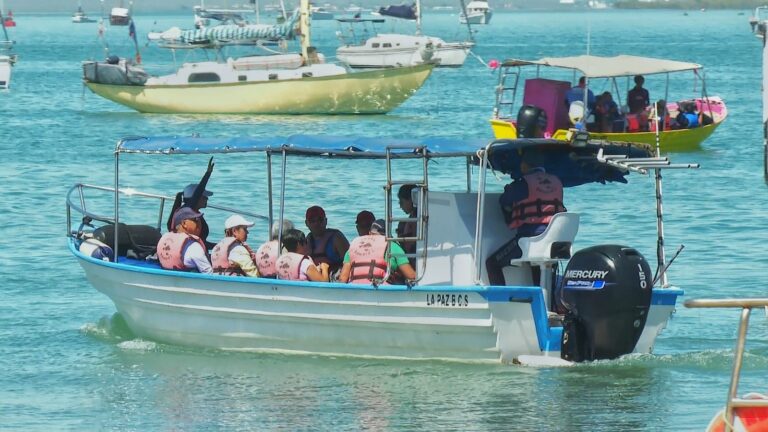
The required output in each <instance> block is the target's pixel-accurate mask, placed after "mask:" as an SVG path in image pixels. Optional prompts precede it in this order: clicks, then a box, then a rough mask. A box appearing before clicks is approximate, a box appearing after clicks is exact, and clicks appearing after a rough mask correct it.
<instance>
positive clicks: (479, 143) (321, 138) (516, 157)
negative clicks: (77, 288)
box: [115, 135, 651, 186]
mask: <svg viewBox="0 0 768 432" xmlns="http://www.w3.org/2000/svg"><path fill="white" fill-rule="evenodd" d="M488 144H489V141H488V140H484V139H478V138H467V139H462V138H451V137H426V138H410V139H409V138H391V137H354V136H331V135H291V136H288V137H236V138H202V137H197V136H193V137H129V138H124V139H122V140H121V141H120V142H119V143H118V145H117V148H116V150H115V151H116V152H117V153H143V154H218V153H244V152H265V153H282V152H283V151H285V153H286V154H289V155H303V156H316V157H333V158H345V159H383V158H385V157H386V152H387V148H388V147H389V148H390V151H391V157H393V158H418V157H420V154H418V153H416V152H414V148H417V147H425V148H426V150H427V157H428V158H430V159H431V158H443V157H467V158H470V160H472V162H473V163H475V164H477V163H478V162H479V159H478V157H477V154H478V151H480V150H484V149H485V148H486V147H487V146H488ZM600 149H602V150H603V153H604V154H606V155H624V156H627V157H633V158H634V157H649V156H651V150H650V147H649V146H645V145H643V144H629V143H613V142H605V141H590V142H589V143H587V144H586V145H582V146H574V145H572V144H571V143H569V142H566V141H559V140H553V139H537V138H527V139H516V140H496V141H494V142H493V144H492V145H491V147H490V151H489V153H488V160H489V163H490V167H491V169H493V170H495V171H500V172H503V173H505V174H509V175H510V176H511V177H512V178H516V177H518V176H520V160H521V158H522V155H523V154H528V153H531V154H533V155H534V156H533V160H535V163H536V165H539V166H541V167H543V168H545V169H546V170H547V172H550V173H552V174H555V175H557V176H558V177H560V179H561V181H562V182H563V185H564V186H577V185H580V184H584V183H591V182H598V183H605V182H609V181H618V182H624V183H626V180H625V179H624V176H626V175H627V172H626V171H625V170H623V169H621V168H617V167H614V166H610V165H606V164H604V163H600V162H599V161H598V160H597V159H596V155H597V153H598V151H599V150H600Z"/></svg>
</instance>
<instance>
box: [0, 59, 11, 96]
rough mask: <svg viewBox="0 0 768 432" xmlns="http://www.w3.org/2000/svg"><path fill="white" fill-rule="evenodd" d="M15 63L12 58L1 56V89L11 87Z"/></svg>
mask: <svg viewBox="0 0 768 432" xmlns="http://www.w3.org/2000/svg"><path fill="white" fill-rule="evenodd" d="M12 67H13V61H12V59H11V57H10V56H6V55H0V89H7V88H9V87H10V86H11V68H12Z"/></svg>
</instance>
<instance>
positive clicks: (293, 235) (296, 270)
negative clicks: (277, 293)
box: [275, 229, 330, 282]
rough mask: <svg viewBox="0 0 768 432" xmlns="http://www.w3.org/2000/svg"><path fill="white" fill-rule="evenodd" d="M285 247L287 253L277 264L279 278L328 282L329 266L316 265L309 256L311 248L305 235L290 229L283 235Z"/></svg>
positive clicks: (325, 264)
mask: <svg viewBox="0 0 768 432" xmlns="http://www.w3.org/2000/svg"><path fill="white" fill-rule="evenodd" d="M283 247H285V249H287V252H286V253H284V254H282V255H280V257H279V258H278V259H277V263H276V264H275V266H276V268H277V278H278V279H285V280H301V281H312V282H328V281H329V280H330V279H329V277H328V264H327V263H320V264H317V265H315V262H314V261H312V258H311V257H309V256H307V252H309V246H308V245H307V238H306V237H305V236H304V233H303V232H301V231H299V230H297V229H290V230H288V232H286V233H283Z"/></svg>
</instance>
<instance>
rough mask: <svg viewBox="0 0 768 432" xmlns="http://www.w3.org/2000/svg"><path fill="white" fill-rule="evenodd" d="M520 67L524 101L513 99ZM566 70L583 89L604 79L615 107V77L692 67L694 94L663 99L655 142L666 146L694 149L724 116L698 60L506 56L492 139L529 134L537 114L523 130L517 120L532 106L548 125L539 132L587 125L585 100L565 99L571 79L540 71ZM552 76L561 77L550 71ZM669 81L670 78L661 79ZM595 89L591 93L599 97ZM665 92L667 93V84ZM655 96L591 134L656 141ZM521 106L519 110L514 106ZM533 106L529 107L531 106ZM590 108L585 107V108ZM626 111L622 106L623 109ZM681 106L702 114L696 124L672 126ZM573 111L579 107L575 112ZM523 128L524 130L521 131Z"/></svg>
mask: <svg viewBox="0 0 768 432" xmlns="http://www.w3.org/2000/svg"><path fill="white" fill-rule="evenodd" d="M522 68H528V70H531V71H532V72H530V74H529V76H530V78H527V79H525V80H524V82H523V87H524V88H523V95H522V101H519V100H518V98H517V91H518V88H519V86H520V84H521V83H520V77H521V76H524V75H523V71H522ZM542 68H548V69H549V70H563V69H564V70H567V71H569V72H570V73H569V75H570V76H575V75H577V74H580V75H583V76H584V77H586V85H587V88H591V89H593V90H595V89H596V84H597V80H598V79H605V80H606V82H607V84H608V89H610V90H613V91H612V97H613V98H615V99H614V100H615V103H616V105H617V107H621V106H622V105H623V104H625V102H622V100H621V99H622V97H624V95H626V92H622V91H620V88H630V86H628V85H626V86H621V87H620V86H619V85H618V83H617V79H619V78H625V79H626V80H627V81H629V80H630V79H632V77H634V76H635V75H642V76H645V77H647V76H649V75H662V76H664V75H669V74H671V73H683V72H691V73H692V75H693V79H694V80H695V81H696V82H697V85H696V86H694V88H700V89H701V93H700V94H698V95H686V97H683V98H680V99H677V100H676V101H668V102H667V103H666V111H667V114H668V115H667V116H665V120H664V121H663V124H664V129H663V130H662V131H660V132H661V133H660V134H658V135H659V144H660V146H661V148H662V149H663V150H665V151H680V150H695V149H698V148H699V147H700V145H701V143H702V142H703V141H704V140H705V139H707V138H708V137H709V136H710V135H712V133H713V132H714V131H715V130H716V129H717V128H718V126H720V125H721V124H722V123H723V121H725V119H726V117H727V116H728V109H727V108H726V105H725V102H724V101H723V100H722V99H721V98H719V97H717V96H709V95H708V94H707V86H706V81H705V77H704V73H703V71H702V69H703V67H702V66H701V65H699V64H696V63H687V62H679V61H673V60H665V59H657V58H651V57H638V56H629V55H619V56H615V57H600V56H593V55H581V56H574V57H544V58H541V59H539V60H519V59H509V60H505V61H504V62H502V64H501V67H500V68H499V81H498V85H497V87H496V89H497V90H496V91H497V93H496V103H495V106H494V108H493V118H492V119H491V127H492V128H493V133H494V136H496V138H518V137H521V136H531V133H533V132H531V130H530V127H531V126H534V125H535V122H536V121H535V119H533V118H529V119H527V120H526V122H527V124H526V129H527V130H526V131H522V129H523V128H521V127H520V126H521V125H520V124H519V120H518V119H520V118H521V116H522V117H526V116H527V114H526V113H524V111H526V110H527V111H528V112H529V113H530V112H532V110H534V109H535V110H538V112H540V113H541V116H542V121H543V122H545V123H546V125H545V126H544V127H543V128H542V129H541V130H540V131H539V132H540V133H542V134H543V136H545V137H553V138H555V139H566V136H567V134H568V129H570V128H572V127H577V126H578V127H583V126H584V124H585V123H586V127H588V128H589V127H590V124H591V123H590V122H589V118H590V113H589V112H587V113H586V115H584V111H585V110H584V107H585V106H587V101H584V102H582V101H578V102H577V105H579V104H580V105H579V106H574V107H569V106H568V104H567V103H566V93H567V92H568V90H570V89H571V86H572V84H571V82H570V81H565V80H558V79H548V78H543V77H542V76H541V69H542ZM549 76H554V77H559V76H558V75H556V73H554V72H552V75H549ZM665 85H667V86H668V85H669V80H668V79H667V80H665ZM598 93H599V92H597V91H594V94H595V97H597V96H598ZM663 94H665V95H670V96H671V93H669V88H667V89H666V90H665V91H664V92H663ZM654 106H655V103H654V101H651V105H650V106H649V107H648V108H647V110H646V111H643V112H642V113H635V114H630V113H626V112H623V113H621V115H620V116H617V118H616V122H614V123H612V124H611V125H610V129H609V130H605V129H601V130H598V129H595V130H590V134H591V136H592V137H593V138H596V139H605V140H610V141H626V142H642V143H646V144H650V145H655V144H656V139H657V134H656V124H658V122H657V120H656V116H657V114H656V111H655V109H654V108H653V107H654ZM518 107H519V110H518ZM532 107H533V108H532ZM587 111H588V110H587ZM622 111H625V110H622ZM681 111H686V112H687V111H692V112H695V113H696V114H697V115H698V116H699V118H701V121H700V124H699V125H698V126H696V127H689V128H687V127H681V128H673V126H674V125H673V124H672V121H671V120H672V119H675V118H676V117H677V115H678V114H679V113H680V112H681ZM577 112H580V113H578V114H577ZM521 131H522V132H521Z"/></svg>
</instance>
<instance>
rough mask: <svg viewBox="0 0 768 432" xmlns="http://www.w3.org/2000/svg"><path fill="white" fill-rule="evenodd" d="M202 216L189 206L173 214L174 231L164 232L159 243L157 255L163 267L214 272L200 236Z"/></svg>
mask: <svg viewBox="0 0 768 432" xmlns="http://www.w3.org/2000/svg"><path fill="white" fill-rule="evenodd" d="M201 216H202V214H201V213H199V212H196V211H194V210H192V209H191V208H189V207H182V208H180V209H179V210H178V211H176V214H174V216H173V224H174V226H175V230H174V232H170V233H165V234H163V236H162V237H161V238H160V241H159V242H158V243H157V257H158V259H159V260H160V265H161V266H162V267H163V268H165V269H169V270H197V271H198V272H200V273H213V268H212V267H211V262H210V260H209V259H208V253H207V252H206V250H205V247H204V245H203V241H202V240H201V239H200V237H199V234H200V222H199V221H200V217H201Z"/></svg>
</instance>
